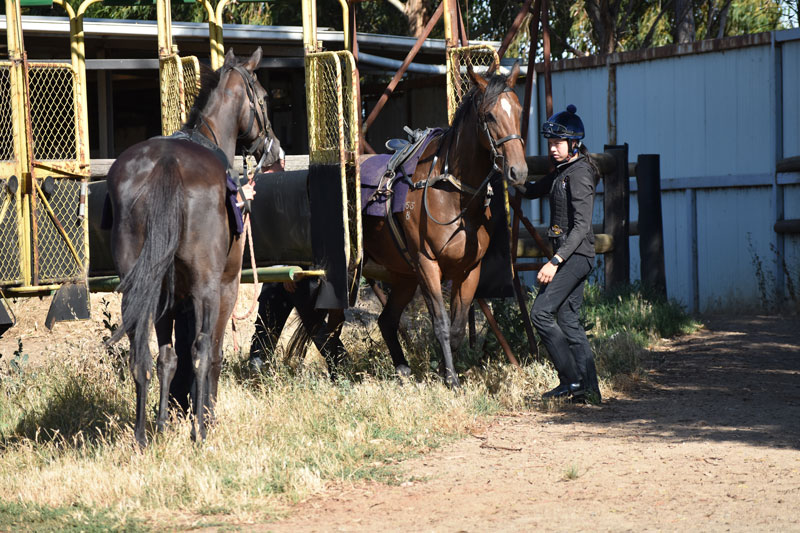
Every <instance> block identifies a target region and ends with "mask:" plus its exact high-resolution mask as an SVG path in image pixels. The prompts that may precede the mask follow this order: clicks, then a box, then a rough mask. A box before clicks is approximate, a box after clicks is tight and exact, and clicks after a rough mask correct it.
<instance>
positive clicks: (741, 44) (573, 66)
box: [536, 28, 800, 72]
mask: <svg viewBox="0 0 800 533" xmlns="http://www.w3.org/2000/svg"><path fill="white" fill-rule="evenodd" d="M773 34H774V35H775V40H776V41H791V40H800V29H797V28H793V29H790V30H779V31H775V32H762V33H752V34H748V35H736V36H733V37H724V38H722V39H707V40H704V41H696V42H693V43H686V44H671V45H667V46H659V47H657V48H644V49H642V50H631V51H629V52H615V53H613V54H605V55H592V56H586V57H576V58H573V59H559V60H557V61H553V62H552V63H551V69H552V70H553V72H556V71H560V70H577V69H584V68H598V67H606V66H608V65H619V64H625V63H637V62H641V61H651V60H653V59H666V58H670V57H680V56H686V55H695V54H705V53H709V52H720V51H725V50H735V49H739V48H747V47H751V46H763V45H768V44H770V42H771V41H772V35H773ZM536 72H544V64H543V63H536Z"/></svg>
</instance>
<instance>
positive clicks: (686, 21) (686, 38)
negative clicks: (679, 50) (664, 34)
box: [673, 0, 695, 44]
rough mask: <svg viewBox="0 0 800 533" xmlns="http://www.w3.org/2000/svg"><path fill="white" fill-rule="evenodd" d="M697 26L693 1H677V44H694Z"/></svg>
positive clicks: (675, 40)
mask: <svg viewBox="0 0 800 533" xmlns="http://www.w3.org/2000/svg"><path fill="white" fill-rule="evenodd" d="M694 38H695V24H694V13H693V12H692V1H691V0H675V34H674V35H673V40H674V42H675V44H684V43H691V42H694Z"/></svg>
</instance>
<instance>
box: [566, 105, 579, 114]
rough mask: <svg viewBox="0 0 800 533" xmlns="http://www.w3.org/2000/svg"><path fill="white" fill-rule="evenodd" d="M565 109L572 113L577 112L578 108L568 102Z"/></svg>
mask: <svg viewBox="0 0 800 533" xmlns="http://www.w3.org/2000/svg"><path fill="white" fill-rule="evenodd" d="M567 111H569V112H570V113H572V114H573V115H574V114H575V113H577V112H578V108H577V107H575V106H574V105H572V104H569V105H568V106H567Z"/></svg>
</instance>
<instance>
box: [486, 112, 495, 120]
mask: <svg viewBox="0 0 800 533" xmlns="http://www.w3.org/2000/svg"><path fill="white" fill-rule="evenodd" d="M486 122H496V120H495V118H494V115H493V114H491V113H487V115H486Z"/></svg>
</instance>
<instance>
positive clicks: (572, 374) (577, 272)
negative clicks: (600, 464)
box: [525, 105, 601, 403]
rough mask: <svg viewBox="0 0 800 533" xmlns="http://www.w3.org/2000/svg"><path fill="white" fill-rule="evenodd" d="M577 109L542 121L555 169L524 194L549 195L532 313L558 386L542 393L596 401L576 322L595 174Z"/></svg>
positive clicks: (588, 261)
mask: <svg viewBox="0 0 800 533" xmlns="http://www.w3.org/2000/svg"><path fill="white" fill-rule="evenodd" d="M576 111H577V110H576V108H575V106H573V105H569V106H567V109H566V111H561V112H560V113H556V114H555V115H553V116H552V117H550V118H549V119H548V120H547V122H545V123H544V124H543V125H542V132H541V133H542V135H543V136H544V137H545V138H546V139H547V141H548V152H549V155H550V159H551V161H552V162H553V165H554V166H555V170H554V171H553V172H551V173H550V174H548V175H547V176H545V177H544V178H543V179H541V180H539V181H537V182H535V183H527V184H526V190H525V197H526V198H539V197H542V196H544V195H545V194H548V195H549V199H550V227H549V229H548V232H547V236H548V237H549V238H550V244H551V245H552V247H553V252H554V255H553V259H552V260H551V261H550V262H548V263H545V264H544V265H543V266H542V268H541V270H539V274H538V277H537V281H538V282H539V284H540V289H539V293H538V294H537V296H536V300H535V301H534V303H533V309H532V313H531V314H532V318H533V324H534V326H535V327H536V330H537V331H538V332H539V336H540V337H541V339H542V342H543V343H544V345H545V347H546V348H547V351H548V353H549V354H550V357H551V358H552V360H553V364H554V365H555V367H556V370H557V371H558V378H559V384H558V386H557V387H556V388H554V389H553V390H551V391H549V392H546V393H544V394H543V395H542V398H544V399H548V398H562V397H565V398H566V397H569V398H572V399H574V400H577V401H586V400H588V401H592V402H595V403H599V402H600V401H601V397H600V387H599V385H598V382H597V370H596V368H595V364H594V356H593V355H592V349H591V346H590V345H589V340H588V339H587V338H586V332H585V330H584V328H583V326H582V325H581V322H580V311H581V305H582V304H583V287H584V285H585V283H586V278H587V276H588V275H589V272H590V271H591V270H592V267H593V265H594V256H595V252H594V233H593V232H592V210H593V207H594V192H595V183H596V181H597V177H598V175H599V173H598V171H597V168H596V167H595V166H594V163H592V161H591V159H590V158H589V152H588V150H587V149H586V147H585V146H584V145H583V143H582V142H581V139H583V137H584V135H585V132H584V127H583V121H582V120H581V119H580V117H579V116H578V115H577V114H576Z"/></svg>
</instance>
